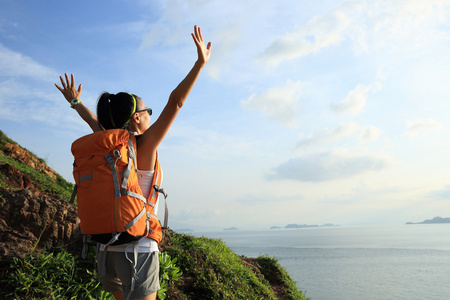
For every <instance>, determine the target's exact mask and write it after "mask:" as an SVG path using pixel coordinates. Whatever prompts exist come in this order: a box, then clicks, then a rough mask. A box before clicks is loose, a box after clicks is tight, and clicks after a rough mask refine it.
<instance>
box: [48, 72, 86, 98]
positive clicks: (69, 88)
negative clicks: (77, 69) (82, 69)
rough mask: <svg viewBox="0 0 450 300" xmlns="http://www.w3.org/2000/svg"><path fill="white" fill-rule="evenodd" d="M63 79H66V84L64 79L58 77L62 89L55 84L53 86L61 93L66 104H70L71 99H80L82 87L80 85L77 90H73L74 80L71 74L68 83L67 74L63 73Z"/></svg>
mask: <svg viewBox="0 0 450 300" xmlns="http://www.w3.org/2000/svg"><path fill="white" fill-rule="evenodd" d="M65 77H66V82H64V79H63V78H62V76H59V79H60V80H61V84H62V86H63V87H62V88H61V87H60V86H58V85H57V84H56V83H55V86H56V87H57V88H58V90H60V91H61V93H62V94H63V96H64V98H66V100H67V102H69V103H70V101H72V100H73V99H80V95H81V89H82V87H83V85H82V84H80V85H79V86H78V89H77V88H75V78H74V76H73V74H71V80H70V81H69V76H68V75H67V73H65Z"/></svg>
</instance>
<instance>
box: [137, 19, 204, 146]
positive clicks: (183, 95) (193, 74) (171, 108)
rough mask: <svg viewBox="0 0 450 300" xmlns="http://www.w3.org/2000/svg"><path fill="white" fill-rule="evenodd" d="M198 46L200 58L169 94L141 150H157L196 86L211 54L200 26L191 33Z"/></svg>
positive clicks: (142, 139) (147, 131) (148, 131)
mask: <svg viewBox="0 0 450 300" xmlns="http://www.w3.org/2000/svg"><path fill="white" fill-rule="evenodd" d="M191 35H192V38H193V40H194V43H195V45H196V47H197V54H198V58H197V61H196V62H195V64H194V66H193V67H192V69H191V70H190V71H189V73H188V74H187V75H186V77H185V78H184V79H183V80H182V81H181V82H180V83H179V84H178V86H177V87H176V88H175V89H174V90H173V91H172V93H171V94H170V96H169V100H168V102H167V104H166V106H165V107H164V109H163V111H162V112H161V115H160V116H159V118H158V119H157V120H156V121H155V123H154V124H153V125H152V126H150V127H149V129H147V130H146V131H145V133H144V134H143V136H142V138H141V142H140V145H139V148H140V151H142V150H144V151H150V152H154V151H156V148H157V147H158V145H159V144H160V143H161V141H162V140H163V138H164V137H165V135H166V134H167V132H168V131H169V128H170V126H171V125H172V123H173V121H174V120H175V118H176V116H177V115H178V112H179V111H180V108H181V107H182V106H183V105H184V103H185V101H186V99H187V97H188V96H189V93H190V92H191V90H192V88H193V87H194V85H195V83H196V81H197V79H198V76H199V75H200V72H201V71H202V69H203V67H204V66H205V65H206V63H207V62H208V61H209V58H210V56H211V42H209V43H208V45H205V42H204V40H203V36H202V32H201V29H200V27H198V26H195V27H194V33H192V34H191ZM141 149H142V150H141Z"/></svg>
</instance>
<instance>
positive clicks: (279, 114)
mask: <svg viewBox="0 0 450 300" xmlns="http://www.w3.org/2000/svg"><path fill="white" fill-rule="evenodd" d="M301 89H302V83H301V82H300V81H296V82H294V81H292V80H288V81H287V82H286V84H285V85H284V86H282V87H277V88H270V89H268V90H266V91H265V92H263V93H261V94H259V95H258V94H252V95H251V96H250V97H248V98H247V99H245V100H243V101H242V102H241V105H242V107H243V108H244V109H246V110H249V111H261V112H263V113H264V114H266V115H267V116H269V118H270V119H272V120H276V121H277V122H280V123H281V124H283V125H284V126H288V127H289V126H293V125H294V124H295V120H296V117H297V115H298V111H299V107H298V101H299V99H300V96H301V93H300V91H301Z"/></svg>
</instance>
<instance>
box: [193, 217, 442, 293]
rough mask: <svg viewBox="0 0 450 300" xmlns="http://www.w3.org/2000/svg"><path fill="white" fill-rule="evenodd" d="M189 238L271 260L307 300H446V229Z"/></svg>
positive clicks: (277, 232)
mask: <svg viewBox="0 0 450 300" xmlns="http://www.w3.org/2000/svg"><path fill="white" fill-rule="evenodd" d="M192 234H193V235H195V236H205V237H210V238H218V239H221V240H222V241H224V242H225V243H226V244H227V245H228V247H230V248H231V249H232V250H233V251H234V252H235V253H236V254H238V255H244V256H247V257H258V256H261V255H266V256H271V257H275V258H276V259H277V260H278V262H279V263H280V264H281V265H282V266H283V267H284V268H285V269H286V270H287V272H288V273H289V275H290V276H291V278H292V279H293V280H294V281H295V282H296V284H297V285H298V287H299V289H300V290H301V291H302V292H304V293H305V295H306V297H308V298H310V299H311V300H341V299H342V300H370V299H373V300H381V299H383V300H386V299H393V300H397V299H408V300H411V299H420V300H433V299H436V300H443V299H444V300H445V299H450V224H412V225H391V226H387V225H386V226H348V227H347V226H333V227H313V228H301V229H267V230H259V231H243V230H229V231H216V232H192Z"/></svg>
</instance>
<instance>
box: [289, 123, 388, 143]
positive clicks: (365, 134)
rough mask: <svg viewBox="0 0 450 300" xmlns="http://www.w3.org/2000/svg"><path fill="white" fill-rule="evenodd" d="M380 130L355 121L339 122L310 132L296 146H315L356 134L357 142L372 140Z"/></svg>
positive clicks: (375, 138)
mask: <svg viewBox="0 0 450 300" xmlns="http://www.w3.org/2000/svg"><path fill="white" fill-rule="evenodd" d="M380 135H381V130H380V129H379V128H377V127H375V126H368V127H362V126H360V125H358V124H356V123H345V124H341V125H339V126H338V127H336V128H333V129H331V130H330V129H324V130H321V131H318V132H315V133H312V134H311V135H310V136H308V137H307V138H305V139H303V140H302V141H300V142H299V143H298V144H297V148H303V147H308V146H315V145H319V144H324V143H327V142H332V141H335V140H339V139H344V138H350V137H353V136H356V137H357V138H358V140H359V142H372V141H375V140H377V139H378V137H379V136H380Z"/></svg>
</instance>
